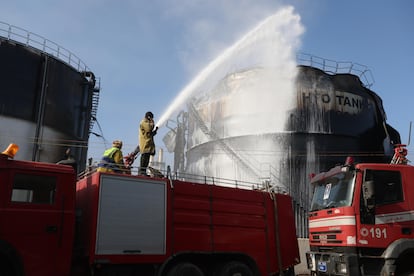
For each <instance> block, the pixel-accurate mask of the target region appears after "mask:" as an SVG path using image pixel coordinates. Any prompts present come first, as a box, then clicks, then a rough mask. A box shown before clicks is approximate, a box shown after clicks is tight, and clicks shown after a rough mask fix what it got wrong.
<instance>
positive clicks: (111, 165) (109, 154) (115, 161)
mask: <svg viewBox="0 0 414 276" xmlns="http://www.w3.org/2000/svg"><path fill="white" fill-rule="evenodd" d="M121 149H122V141H121V140H115V141H113V142H112V147H111V148H109V149H107V150H105V152H104V154H103V156H102V159H101V161H100V162H99V164H98V172H116V173H123V172H124V170H125V166H124V158H123V155H122V151H121Z"/></svg>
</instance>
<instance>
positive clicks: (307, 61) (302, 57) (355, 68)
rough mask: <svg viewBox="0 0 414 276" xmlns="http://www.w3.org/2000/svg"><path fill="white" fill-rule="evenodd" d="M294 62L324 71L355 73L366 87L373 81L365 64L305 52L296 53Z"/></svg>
mask: <svg viewBox="0 0 414 276" xmlns="http://www.w3.org/2000/svg"><path fill="white" fill-rule="evenodd" d="M296 62H297V64H298V65H307V66H312V67H315V68H318V69H321V70H323V71H324V72H326V73H331V74H352V75H356V76H358V77H359V79H360V80H361V82H362V83H363V84H364V86H365V87H366V88H371V87H372V85H373V84H374V82H375V81H374V76H373V75H372V72H371V70H369V68H368V67H367V66H365V65H362V64H359V63H355V62H350V61H334V60H330V59H326V58H321V57H317V56H314V55H311V54H306V53H298V54H296Z"/></svg>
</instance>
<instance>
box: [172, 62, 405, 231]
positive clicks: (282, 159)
mask: <svg viewBox="0 0 414 276" xmlns="http://www.w3.org/2000/svg"><path fill="white" fill-rule="evenodd" d="M267 74H268V73H267V72H266V70H263V69H261V68H255V69H250V70H246V71H242V72H237V73H234V74H231V75H229V76H227V77H226V78H224V79H223V80H222V81H221V82H220V83H219V84H218V85H217V86H216V87H215V88H214V89H213V90H212V91H210V92H209V93H206V94H205V95H204V96H202V97H199V98H194V99H193V100H192V101H191V102H188V103H187V105H188V112H187V115H186V118H185V119H183V120H182V121H183V122H184V123H185V124H186V125H185V126H184V127H183V126H181V127H180V122H178V128H177V130H179V129H186V131H187V135H186V137H185V139H180V137H178V136H180V135H177V138H176V144H175V155H177V154H178V155H179V156H183V154H180V152H181V151H185V157H186V158H185V161H183V160H184V158H180V159H179V160H178V163H177V164H175V167H176V168H185V169H184V171H185V172H186V173H191V174H203V175H213V176H215V177H222V178H229V179H234V178H235V179H239V180H248V181H252V182H256V183H266V185H270V186H273V188H274V189H275V190H277V191H282V192H287V193H289V194H291V195H292V196H293V198H294V200H295V207H296V212H297V214H296V219H297V225H298V235H300V236H306V235H307V216H306V212H307V206H308V202H309V199H310V195H309V184H308V183H309V175H310V174H311V173H315V172H319V171H323V170H327V169H328V168H330V167H332V166H334V165H336V164H338V163H344V161H345V159H346V157H347V156H349V155H352V156H354V158H355V159H356V161H375V162H388V161H389V160H390V159H391V157H392V153H393V143H399V142H400V136H399V134H398V132H397V131H396V130H395V129H393V128H392V127H391V126H389V125H388V124H387V123H386V116H385V111H384V109H383V106H382V101H381V99H380V97H379V96H378V95H377V94H376V93H374V92H373V91H371V90H370V89H369V88H367V87H366V86H365V85H364V84H363V83H362V82H361V81H360V78H359V77H358V76H356V75H353V74H349V73H340V74H339V73H336V74H332V73H328V72H326V71H324V70H321V69H318V68H315V67H312V66H304V65H299V66H297V75H296V78H295V81H294V88H293V89H291V90H289V91H288V90H284V89H285V88H286V89H288V88H287V87H284V86H280V87H279V88H278V89H277V90H274V87H273V86H269V85H263V83H264V82H266V81H268V80H269V78H268V76H266V75H267ZM266 89H267V90H268V91H266V92H265V93H263V90H266ZM258 91H261V93H258ZM291 91H295V92H296V93H294V95H290V96H288V97H286V93H287V92H289V93H290V94H292V92H291ZM259 94H260V95H261V96H258V95H259ZM273 94H276V97H275V96H274V95H273ZM256 97H261V98H262V99H259V100H258V99H256ZM280 102H282V104H281V103H280ZM283 106H285V107H286V109H283ZM252 129H253V130H252ZM184 132H185V131H177V134H179V133H184ZM183 140H185V143H184V142H183ZM184 145H185V146H186V149H185V150H184ZM180 162H181V163H180ZM183 162H185V164H182V163H183Z"/></svg>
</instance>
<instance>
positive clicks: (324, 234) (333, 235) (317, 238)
mask: <svg viewBox="0 0 414 276" xmlns="http://www.w3.org/2000/svg"><path fill="white" fill-rule="evenodd" d="M340 233H342V231H341V230H335V231H320V232H311V233H310V234H311V238H312V240H311V241H312V242H313V243H319V244H325V243H335V244H341V243H343V241H342V240H339V239H338V238H337V235H338V234H340Z"/></svg>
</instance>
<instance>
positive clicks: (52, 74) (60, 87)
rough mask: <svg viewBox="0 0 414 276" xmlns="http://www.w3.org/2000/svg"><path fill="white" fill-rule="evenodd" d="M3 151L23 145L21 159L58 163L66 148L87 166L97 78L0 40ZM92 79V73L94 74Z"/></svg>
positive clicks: (30, 49)
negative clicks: (12, 146)
mask: <svg viewBox="0 0 414 276" xmlns="http://www.w3.org/2000/svg"><path fill="white" fill-rule="evenodd" d="M0 60H1V61H2V62H1V65H0V80H1V83H0V85H1V92H0V93H1V102H0V119H1V121H2V130H1V134H0V146H1V147H3V148H4V147H5V146H7V145H8V143H11V142H14V143H17V144H19V147H20V150H19V152H18V154H17V156H16V159H25V160H34V161H45V162H58V161H59V160H61V159H62V158H63V156H64V153H65V151H66V149H67V148H71V154H72V155H73V157H74V158H75V159H76V161H77V162H78V165H79V170H82V169H83V168H84V167H85V164H86V154H87V143H88V139H89V128H90V123H91V110H92V100H93V89H94V85H95V84H94V83H93V82H94V78H93V79H91V78H90V76H91V74H92V73H91V72H78V71H77V70H75V69H74V68H73V67H72V66H69V65H68V64H66V63H64V62H62V61H60V60H59V59H56V58H54V57H53V56H51V55H49V54H47V53H44V52H42V51H40V50H37V49H34V48H32V47H30V46H25V45H22V44H20V43H18V42H14V41H11V40H6V39H1V40H0ZM92 75H93V74H92Z"/></svg>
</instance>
